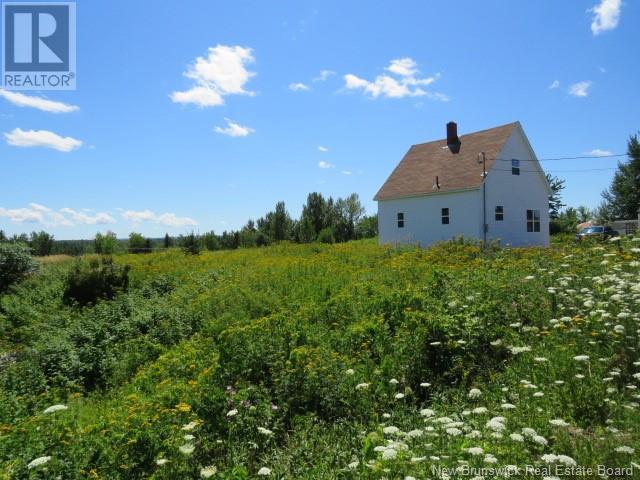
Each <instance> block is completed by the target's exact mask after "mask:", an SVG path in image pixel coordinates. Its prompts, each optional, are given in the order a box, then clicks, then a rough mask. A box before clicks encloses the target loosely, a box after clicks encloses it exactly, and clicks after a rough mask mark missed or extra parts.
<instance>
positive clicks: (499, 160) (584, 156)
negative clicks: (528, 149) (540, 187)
mask: <svg viewBox="0 0 640 480" xmlns="http://www.w3.org/2000/svg"><path fill="white" fill-rule="evenodd" d="M626 156H627V154H626V153H616V154H611V155H581V156H577V157H557V158H538V159H535V158H493V159H492V160H495V161H497V162H511V161H512V160H518V161H519V162H553V161H558V160H583V159H594V158H616V157H626Z"/></svg>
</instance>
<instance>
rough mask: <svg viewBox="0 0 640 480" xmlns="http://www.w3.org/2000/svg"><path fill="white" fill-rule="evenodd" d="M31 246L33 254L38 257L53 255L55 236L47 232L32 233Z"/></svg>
mask: <svg viewBox="0 0 640 480" xmlns="http://www.w3.org/2000/svg"><path fill="white" fill-rule="evenodd" d="M29 246H30V247H31V251H32V252H33V254H34V255H36V256H38V257H44V256H46V255H51V250H52V249H53V235H50V234H48V233H47V232H45V231H41V232H31V237H30V238H29Z"/></svg>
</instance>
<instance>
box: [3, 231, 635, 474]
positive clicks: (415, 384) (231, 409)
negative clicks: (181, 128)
mask: <svg viewBox="0 0 640 480" xmlns="http://www.w3.org/2000/svg"><path fill="white" fill-rule="evenodd" d="M636 245H638V246H640V243H638V242H634V241H632V240H628V241H625V242H623V244H622V245H621V248H618V246H617V245H616V244H614V243H605V244H601V245H579V246H576V245H573V244H572V243H571V242H557V243H554V245H553V247H552V248H550V249H535V248H532V249H511V250H495V249H492V250H491V251H487V252H482V251H481V250H479V249H478V248H477V247H475V246H473V245H464V244H460V243H455V244H454V243H451V244H442V245H439V246H437V247H435V248H432V249H428V250H420V249H414V248H402V249H391V248H387V247H379V246H377V245H376V244H375V243H374V242H373V241H358V242H350V243H348V244H339V245H333V246H328V245H289V244H282V245H276V246H272V247H269V248H260V249H250V250H237V251H226V252H213V253H203V254H202V255H199V256H189V255H187V256H185V255H184V254H182V253H181V252H180V251H178V250H171V251H168V252H164V253H158V254H149V255H125V256H118V257H116V259H115V260H116V262H117V263H119V264H127V265H130V266H131V274H130V276H131V285H130V289H129V291H128V292H127V293H124V294H120V295H119V296H117V297H116V298H115V299H113V300H110V301H101V302H99V303H98V304H97V305H95V306H88V307H84V308H80V307H70V306H67V305H65V304H64V303H63V301H62V296H63V291H64V288H65V284H66V276H67V275H68V272H69V271H70V270H71V269H72V267H73V262H52V263H49V264H47V265H45V266H44V267H43V269H42V271H41V272H40V273H39V274H37V275H34V276H32V277H31V278H29V279H27V280H26V281H24V282H23V283H22V284H20V285H19V286H17V287H15V288H14V289H13V290H12V291H11V292H10V293H9V294H8V295H5V296H4V297H2V298H1V299H0V305H1V310H0V338H2V339H3V340H2V343H1V344H0V346H1V351H4V352H5V353H8V354H10V356H11V360H10V361H7V362H6V363H4V364H3V365H2V366H0V478H58V477H59V478H64V479H75V478H154V479H173V478H200V476H201V469H202V468H203V467H206V466H211V465H213V466H215V467H216V469H217V473H216V474H215V477H212V478H254V477H255V478H291V479H294V478H313V479H317V478H327V479H329V478H345V479H348V478H405V477H414V478H436V475H435V474H434V472H433V469H434V468H437V467H441V468H448V469H455V468H459V469H460V470H459V475H458V476H460V477H461V478H463V477H465V476H466V478H472V477H473V476H474V475H465V471H464V470H463V469H464V468H472V467H474V468H481V467H485V468H486V467H492V468H505V467H506V466H509V465H512V466H514V465H515V466H518V467H520V468H524V466H525V465H532V466H537V467H540V468H541V467H544V466H545V465H547V462H551V463H552V464H553V465H562V464H563V462H564V464H565V465H564V467H563V468H569V467H570V465H573V462H575V463H576V465H579V466H585V467H592V468H594V469H597V466H598V465H606V466H609V467H630V466H631V468H634V467H633V465H634V464H633V463H632V462H636V463H638V462H640V459H639V458H638V453H636V451H639V449H640V442H639V439H638V434H637V433H636V432H638V431H639V427H640V420H639V418H640V417H639V415H638V392H637V390H636V388H635V387H637V386H638V384H639V378H638V377H640V375H638V372H640V363H638V362H639V361H640V355H639V354H638V351H637V349H638V348H639V347H640V345H639V344H638V338H639V337H638V328H639V326H638V320H639V317H638V310H639V309H638V305H639V304H640V283H639V282H640V279H639V277H638V272H639V267H640V263H639V262H638V259H639V258H640V250H637V248H636V247H635V246H636ZM85 261H88V260H85ZM605 262H606V263H605ZM583 355H586V356H588V357H589V358H588V360H586V361H580V360H579V359H580V358H582V357H580V356H583ZM574 357H578V360H576V359H574ZM543 358H544V360H543ZM427 384H428V385H427ZM472 389H478V390H479V391H480V392H481V393H480V395H479V396H477V397H474V395H471V396H470V392H471V391H472ZM54 404H63V405H65V406H67V407H68V408H67V409H65V410H60V411H57V412H55V413H49V414H45V413H43V411H44V410H45V409H46V408H47V407H49V406H51V405H54ZM496 417H500V418H496ZM492 419H493V420H492ZM552 420H553V422H551V421H552ZM558 420H562V422H559V421H558ZM393 427H395V428H393ZM183 428H186V429H183ZM523 429H524V430H523ZM530 429H532V430H535V433H533V432H531V431H530ZM185 435H193V438H189V437H187V438H186V439H185ZM520 436H521V437H522V438H520ZM185 446H192V447H193V451H192V452H191V453H189V450H190V449H189V448H184V447H185ZM181 447H183V450H184V451H186V452H187V453H183V452H181V450H180V448H181ZM620 447H627V448H620ZM480 449H481V450H480ZM632 450H633V453H628V452H631V451H632ZM550 454H555V455H564V456H566V457H550V456H548V455H550ZM544 455H547V456H544ZM43 456H50V457H51V459H50V460H49V461H47V462H46V463H43V464H41V465H38V466H34V467H32V468H29V467H28V464H29V463H30V462H32V461H33V460H34V459H36V458H38V457H43ZM543 456H544V457H543ZM159 460H166V462H164V463H163V462H162V461H161V462H160V464H158V461H159ZM264 468H267V469H269V470H270V474H269V475H265V477H263V476H261V475H260V476H258V472H259V471H260V470H261V469H264ZM548 468H552V469H555V466H553V467H548ZM635 468H636V473H634V475H638V473H637V471H638V468H639V467H637V466H636V467H635ZM263 472H264V470H263ZM560 473H570V472H566V471H565V472H560ZM573 473H574V475H568V476H567V475H558V476H560V478H600V477H598V476H597V473H594V474H592V475H582V476H579V475H577V474H575V472H573ZM554 475H556V474H549V475H540V476H539V477H538V478H542V477H543V476H549V477H552V476H554ZM454 476H455V475H454ZM485 476H486V478H490V475H488V474H486V475H485ZM612 478H613V477H612ZM627 478H629V477H627Z"/></svg>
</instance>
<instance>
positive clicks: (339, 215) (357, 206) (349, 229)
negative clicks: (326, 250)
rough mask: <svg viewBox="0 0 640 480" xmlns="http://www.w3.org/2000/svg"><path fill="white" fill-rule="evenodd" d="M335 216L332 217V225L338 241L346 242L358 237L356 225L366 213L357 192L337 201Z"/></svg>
mask: <svg viewBox="0 0 640 480" xmlns="http://www.w3.org/2000/svg"><path fill="white" fill-rule="evenodd" d="M334 211H335V216H334V217H333V218H331V219H332V220H333V221H334V222H335V224H334V225H332V226H333V229H334V231H335V233H336V240H337V241H338V242H346V241H349V240H353V239H355V238H356V237H357V235H356V226H357V225H358V223H360V220H361V218H362V216H363V215H364V208H363V206H362V204H361V203H360V198H359V197H358V194H357V193H352V194H351V195H349V196H348V197H347V198H345V199H342V198H339V199H338V201H337V202H336V203H335V208H334Z"/></svg>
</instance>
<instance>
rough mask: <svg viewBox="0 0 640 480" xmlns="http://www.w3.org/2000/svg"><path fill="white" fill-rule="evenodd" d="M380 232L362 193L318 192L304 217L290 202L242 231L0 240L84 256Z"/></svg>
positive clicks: (342, 238)
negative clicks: (343, 195) (292, 210)
mask: <svg viewBox="0 0 640 480" xmlns="http://www.w3.org/2000/svg"><path fill="white" fill-rule="evenodd" d="M377 234H378V219H377V216H376V215H367V214H366V212H365V209H364V207H363V206H362V204H361V202H360V199H359V197H358V195H357V194H355V193H352V194H351V195H349V196H348V197H346V198H338V199H335V200H334V199H333V198H332V197H324V196H323V195H322V194H321V193H318V192H313V193H310V194H309V195H308V196H307V201H306V203H305V204H304V205H303V207H302V213H301V214H300V218H298V219H294V218H292V217H291V215H290V214H289V212H288V211H287V208H286V206H285V203H284V202H278V203H276V205H275V208H274V209H273V210H272V211H270V212H268V213H267V214H265V215H264V216H263V217H261V218H258V219H257V220H249V221H247V223H246V224H245V225H244V226H243V227H242V228H241V229H239V230H230V231H223V232H222V233H221V234H217V233H215V232H214V231H209V232H205V233H202V234H200V233H195V232H191V233H188V234H185V235H180V236H178V237H172V236H170V235H169V234H168V233H167V234H166V235H165V236H164V238H146V237H144V236H143V235H142V234H140V233H137V232H132V233H131V234H130V235H129V238H128V239H118V238H117V237H116V234H115V233H113V232H110V231H108V232H106V233H97V234H96V236H95V238H94V239H93V240H55V239H54V237H53V235H51V234H49V233H47V232H45V231H41V232H32V233H31V234H30V235H27V234H21V235H14V236H12V237H10V238H7V237H6V235H5V234H4V232H2V230H0V241H9V242H15V243H23V244H26V245H28V246H29V247H30V248H31V251H32V252H33V254H34V255H37V256H46V255H53V254H66V255H82V254H85V253H99V254H113V253H118V252H129V253H146V252H152V251H153V250H158V249H167V248H172V247H181V248H183V249H184V250H185V251H187V252H190V253H197V252H199V251H200V250H229V249H236V248H250V247H260V246H266V245H270V244H272V243H274V242H280V241H290V242H295V243H310V242H323V243H336V242H346V241H349V240H355V239H359V238H370V237H375V236H376V235H377Z"/></svg>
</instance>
